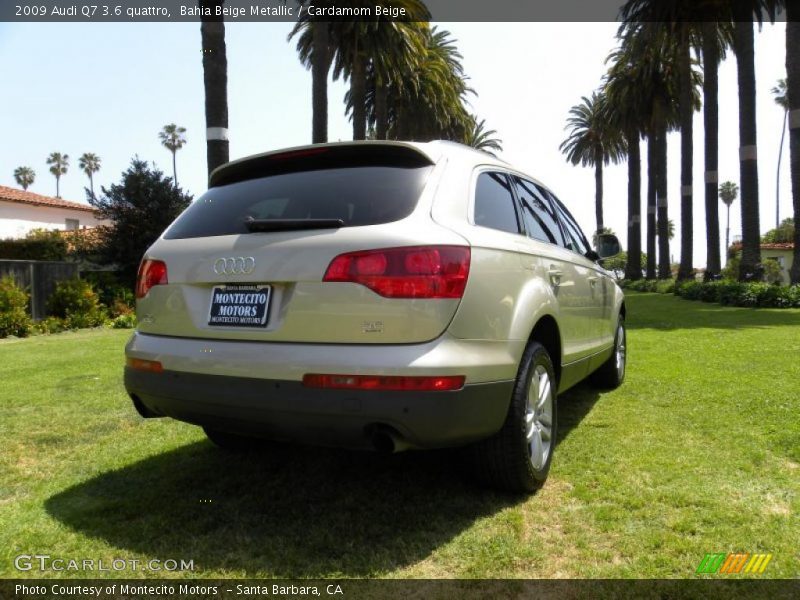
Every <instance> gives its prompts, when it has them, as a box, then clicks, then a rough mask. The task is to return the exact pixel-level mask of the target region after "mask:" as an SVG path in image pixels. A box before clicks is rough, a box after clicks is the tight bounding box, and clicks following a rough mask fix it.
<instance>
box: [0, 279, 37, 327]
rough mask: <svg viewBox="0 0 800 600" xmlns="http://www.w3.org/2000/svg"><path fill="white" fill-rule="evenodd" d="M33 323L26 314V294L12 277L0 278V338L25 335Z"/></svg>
mask: <svg viewBox="0 0 800 600" xmlns="http://www.w3.org/2000/svg"><path fill="white" fill-rule="evenodd" d="M32 326H33V324H32V321H31V318H30V316H29V315H28V294H26V293H25V290H23V289H22V288H21V287H19V286H18V285H17V282H16V281H15V280H14V278H13V277H10V276H6V277H3V278H2V279H0V338H4V337H8V336H9V335H15V336H17V337H26V336H28V335H29V334H30V332H31V328H32Z"/></svg>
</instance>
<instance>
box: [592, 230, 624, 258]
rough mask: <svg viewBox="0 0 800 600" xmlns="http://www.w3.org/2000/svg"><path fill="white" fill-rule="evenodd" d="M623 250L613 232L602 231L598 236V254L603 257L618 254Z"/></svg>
mask: <svg viewBox="0 0 800 600" xmlns="http://www.w3.org/2000/svg"><path fill="white" fill-rule="evenodd" d="M620 252H622V247H621V246H620V244H619V239H617V236H615V235H614V234H613V233H601V234H598V236H597V255H598V256H599V257H600V258H601V259H602V258H609V257H611V256H616V255H617V254H619V253H620Z"/></svg>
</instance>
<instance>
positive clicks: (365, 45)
mask: <svg viewBox="0 0 800 600" xmlns="http://www.w3.org/2000/svg"><path fill="white" fill-rule="evenodd" d="M351 4H355V5H364V6H370V7H371V6H372V4H373V3H372V2H370V1H369V0H356V1H354V2H351ZM387 5H388V6H391V7H393V8H402V9H404V10H405V14H406V15H408V16H409V17H408V21H405V20H404V21H395V20H391V19H385V18H378V19H377V20H369V21H356V22H341V23H337V24H336V25H337V26H336V27H335V28H334V29H333V31H332V32H331V37H332V40H331V41H332V45H333V47H334V48H335V55H334V59H333V78H334V80H336V79H338V78H339V77H340V76H344V77H345V79H349V81H350V90H349V92H348V94H347V96H346V103H347V107H348V111H349V112H350V114H351V118H352V120H353V139H354V140H363V139H365V137H366V131H367V115H368V108H367V93H368V85H369V77H370V74H372V77H373V80H374V91H375V93H374V103H375V112H376V115H375V116H376V117H377V118H376V119H375V120H376V136H377V137H378V138H379V139H383V138H384V137H386V133H387V130H388V116H387V111H388V107H389V102H388V89H387V88H388V87H389V86H390V85H391V84H392V83H393V82H396V83H399V82H400V80H401V79H403V78H404V77H405V76H408V75H409V74H410V73H412V72H413V70H414V68H415V67H416V65H417V64H418V63H419V62H420V60H421V58H422V54H423V53H424V50H425V42H426V39H427V38H426V34H427V33H428V31H429V29H428V21H429V20H430V18H431V15H430V12H429V11H428V8H427V6H426V5H425V3H424V2H422V0H392V1H391V2H389V3H387Z"/></svg>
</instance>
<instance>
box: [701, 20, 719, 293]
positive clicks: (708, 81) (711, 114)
mask: <svg viewBox="0 0 800 600" xmlns="http://www.w3.org/2000/svg"><path fill="white" fill-rule="evenodd" d="M716 36H717V24H716V23H713V22H707V23H703V76H704V77H703V123H704V129H705V163H706V164H705V167H706V173H705V184H706V189H705V200H706V274H705V280H706V281H711V280H714V279H717V278H718V277H719V274H720V272H721V271H722V263H721V261H720V254H719V174H718V168H719V74H718V67H719V49H718V47H717V40H716Z"/></svg>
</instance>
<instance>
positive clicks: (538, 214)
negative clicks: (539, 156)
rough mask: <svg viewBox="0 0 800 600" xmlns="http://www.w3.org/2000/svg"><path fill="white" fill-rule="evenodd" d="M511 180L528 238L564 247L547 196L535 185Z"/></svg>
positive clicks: (524, 181) (521, 180)
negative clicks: (520, 207) (515, 190)
mask: <svg viewBox="0 0 800 600" xmlns="http://www.w3.org/2000/svg"><path fill="white" fill-rule="evenodd" d="M513 179H514V186H515V187H516V189H517V195H518V196H519V201H520V204H521V205H522V221H523V222H524V223H525V229H526V230H527V232H528V236H529V237H532V238H533V239H535V240H539V241H542V242H549V243H551V244H557V245H559V246H565V244H564V238H563V236H562V235H561V229H559V227H558V220H557V219H556V215H555V211H554V210H553V205H552V204H551V203H550V200H549V199H548V198H547V196H545V195H544V194H543V193H542V191H541V190H540V189H539V188H538V187H537V186H536V184H534V183H532V182H530V181H526V180H525V179H520V178H519V177H514V178H513Z"/></svg>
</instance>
